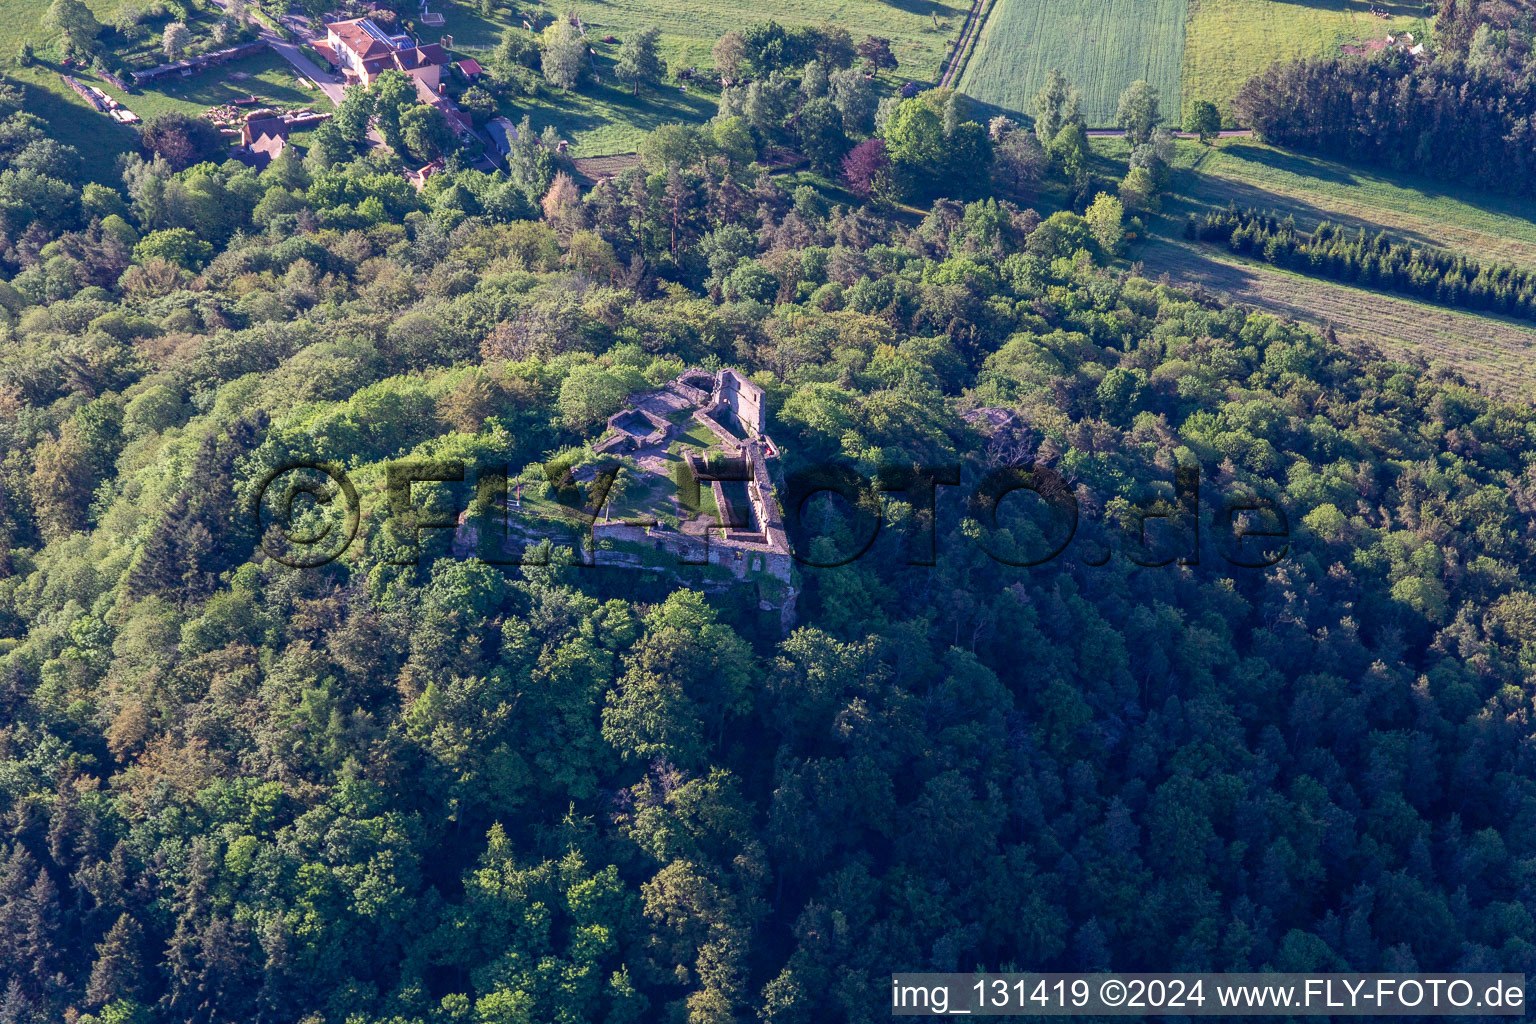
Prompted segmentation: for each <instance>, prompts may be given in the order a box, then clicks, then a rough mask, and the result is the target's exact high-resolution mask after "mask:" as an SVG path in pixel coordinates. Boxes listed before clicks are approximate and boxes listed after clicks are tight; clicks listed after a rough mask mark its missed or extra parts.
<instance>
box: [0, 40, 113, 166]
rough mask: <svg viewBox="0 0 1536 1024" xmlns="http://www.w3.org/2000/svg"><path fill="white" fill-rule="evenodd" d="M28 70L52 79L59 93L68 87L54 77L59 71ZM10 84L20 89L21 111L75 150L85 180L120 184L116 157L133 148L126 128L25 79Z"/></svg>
mask: <svg viewBox="0 0 1536 1024" xmlns="http://www.w3.org/2000/svg"><path fill="white" fill-rule="evenodd" d="M32 70H33V71H35V72H37V74H38V75H39V76H41V75H49V76H54V80H55V81H58V82H59V88H60V89H61V90H62V89H67V88H69V87H68V86H66V85H65V84H64V83H63V82H62V81H59V80H58V78H57V75H58V74H59V70H60V69H57V68H55V67H52V66H50V65H45V64H41V63H39V64H38V65H36V66H34V67H33V68H32ZM75 77H77V78H79V79H80V80H81V81H85V82H90V83H92V84H94V82H95V80H94V78H91V77H90V76H88V75H81V74H79V73H78V71H76V74H75ZM12 81H14V82H15V83H16V84H17V85H19V86H20V87H21V90H22V100H21V109H22V110H25V111H26V112H27V113H29V114H36V115H37V116H38V117H40V118H42V119H43V121H44V122H46V123H47V125H48V134H49V135H50V136H52V137H53V138H55V139H57V140H58V141H59V142H61V143H64V144H65V145H67V146H74V147H75V149H77V150H79V152H80V159H81V167H82V171H83V173H84V175H85V177H86V178H87V179H89V180H91V181H97V182H101V183H103V184H108V185H112V186H113V187H117V186H118V185H120V184H122V181H121V178H120V177H119V175H118V171H117V158H118V157H119V156H120V155H122V154H124V153H128V152H132V151H133V149H134V148H135V146H134V142H135V136H134V134H133V132H132V131H131V130H130V129H128V128H124V127H123V126H122V125H120V124H118V123H117V122H115V121H113V120H112V119H110V118H109V117H107V116H106V115H105V114H100V113H97V112H96V111H94V110H91V109H90V108H88V107H86V106H85V105H84V103H75V102H72V101H71V100H69V99H67V98H65V97H64V96H63V95H61V94H60V93H58V92H54V91H53V90H52V89H49V88H47V87H45V86H42V85H39V84H38V83H37V82H36V81H28V80H27V79H26V78H13V79H12Z"/></svg>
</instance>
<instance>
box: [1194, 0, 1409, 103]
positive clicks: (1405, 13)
mask: <svg viewBox="0 0 1536 1024" xmlns="http://www.w3.org/2000/svg"><path fill="white" fill-rule="evenodd" d="M1372 7H1375V8H1377V9H1378V10H1385V11H1387V12H1389V13H1390V14H1391V15H1392V17H1391V18H1378V17H1376V16H1375V15H1373V14H1371V13H1370V9H1371V8H1372ZM1423 12H1424V5H1423V4H1422V3H1417V2H1414V0H1189V22H1188V28H1187V31H1186V33H1185V40H1184V89H1183V93H1184V103H1186V104H1188V103H1191V102H1193V101H1194V100H1200V99H1204V100H1211V101H1212V102H1214V103H1215V104H1216V105H1217V106H1218V107H1220V108H1221V109H1222V111H1223V113H1225V112H1226V110H1227V108H1228V106H1229V104H1230V102H1231V100H1232V97H1233V96H1235V95H1237V90H1238V89H1239V88H1240V87H1241V86H1242V84H1243V83H1244V82H1245V81H1247V80H1248V79H1249V78H1251V77H1252V76H1254V75H1256V74H1258V73H1259V72H1260V71H1263V70H1264V69H1265V68H1266V67H1268V66H1269V65H1270V64H1272V63H1274V62H1275V61H1281V60H1295V59H1297V58H1300V57H1323V56H1329V55H1332V54H1337V53H1339V52H1340V51H1339V47H1340V46H1341V45H1342V44H1344V43H1359V42H1364V41H1366V40H1369V39H1383V38H1385V37H1386V35H1387V33H1389V32H1391V33H1398V32H1402V31H1404V30H1406V29H1413V28H1414V26H1415V24H1417V23H1420V21H1421V18H1422V15H1423ZM1422 31H1423V29H1422V27H1420V28H1419V29H1416V30H1415V35H1416V36H1417V35H1419V34H1420V33H1421V32H1422ZM1165 95H1166V94H1165ZM1168 109H1169V111H1170V113H1171V112H1172V111H1175V110H1179V109H1180V108H1179V107H1177V106H1170V107H1168Z"/></svg>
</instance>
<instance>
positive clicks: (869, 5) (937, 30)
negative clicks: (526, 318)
mask: <svg viewBox="0 0 1536 1024" xmlns="http://www.w3.org/2000/svg"><path fill="white" fill-rule="evenodd" d="M0 2H3V0H0ZM570 8H571V9H572V10H574V11H575V12H576V13H577V14H578V15H580V17H581V20H582V23H583V24H584V25H586V27H587V37H588V39H589V41H591V42H592V43H593V44H594V45H597V43H598V40H601V39H602V37H603V36H605V35H613V36H616V37H618V38H619V39H621V40H622V39H623V38H624V36H625V33H627V32H631V31H633V30H635V29H640V28H646V27H648V26H651V25H654V26H656V27H657V28H659V29H661V52H662V56H663V57H665V58H666V60H667V64H668V66H669V67H676V68H682V67H698V68H708V67H709V66H710V59H709V51H710V49H711V48H712V47H713V46H714V45H715V40H717V39H719V38H720V36H722V35H724V34H725V33H726V32H728V31H730V30H731V29H741V28H745V27H746V26H747V25H750V24H752V23H753V22H757V21H768V20H770V19H771V20H774V21H777V22H779V23H780V24H783V25H799V24H805V25H812V24H818V23H820V22H824V21H830V22H832V23H834V24H838V25H841V26H843V27H844V28H846V29H847V30H848V31H849V33H851V34H852V35H853V37H854V39H855V40H859V39H863V38H864V37H865V36H867V35H876V36H884V37H886V38H889V39H890V40H891V52H893V53H894V54H895V55H896V59H897V61H899V62H900V67H899V68H898V69H897V73H898V74H900V75H902V76H904V77H905V78H910V79H913V80H915V81H919V82H927V81H932V80H934V79H936V78H937V77H938V73H939V66H940V64H941V63H942V62H943V61H944V58H945V57H946V56H947V55H948V52H949V47H950V45H951V44H952V43H953V42H954V41H955V39H956V37H958V36H959V34H960V29H961V26H962V25H963V24H964V23H965V15H966V12H967V11H969V10H970V5H969V4H968V3H966V2H965V0H895V2H891V3H885V2H881V0H724V2H718V3H698V2H696V0H579V2H577V3H574V4H572V5H570ZM432 10H433V11H440V12H442V14H443V16H444V24H443V27H442V28H440V29H436V28H434V29H427V28H422V29H421V30H420V31H421V32H422V34H423V35H429V36H430V35H435V34H436V33H446V34H449V35H452V36H453V45H454V48H455V49H459V50H466V51H474V50H488V49H491V48H493V47H495V45H496V44H497V42H498V41H499V40H500V39H501V33H502V32H503V31H505V30H506V29H507V28H510V27H513V26H517V27H521V26H522V24H523V21H522V18H521V17H520V16H518V17H514V16H513V15H512V13H511V12H510V11H508V10H506V9H504V8H498V9H497V10H495V11H494V12H493V13H492V14H491V16H490V17H485V16H484V15H482V14H480V12H479V10H478V8H477V7H475V6H472V5H470V4H466V3H461V2H455V0H448V2H442V3H433V5H432ZM533 10H537V11H539V12H540V13H541V14H542V15H543V16H544V17H543V20H542V22H541V23H540V24H541V25H547V24H548V23H549V14H550V12H551V11H553V10H554V8H552V7H548V6H546V7H543V8H533ZM560 10H562V11H563V10H565V8H563V7H562V8H560Z"/></svg>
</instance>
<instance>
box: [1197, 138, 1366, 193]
mask: <svg viewBox="0 0 1536 1024" xmlns="http://www.w3.org/2000/svg"><path fill="white" fill-rule="evenodd" d="M1221 152H1222V153H1224V154H1226V155H1227V156H1230V157H1233V158H1234V159H1237V160H1248V161H1251V162H1252V163H1256V164H1263V165H1264V166H1265V167H1269V168H1271V169H1273V170H1277V171H1288V172H1290V173H1291V174H1295V175H1298V176H1299V177H1303V178H1317V179H1319V180H1321V181H1331V182H1333V183H1334V184H1336V185H1358V184H1360V180H1359V179H1358V178H1356V177H1355V176H1354V175H1353V174H1351V173H1350V172H1349V171H1347V170H1345V169H1344V168H1343V167H1342V166H1340V165H1339V164H1335V163H1331V162H1329V161H1327V160H1320V159H1316V158H1314V157H1309V156H1303V155H1302V154H1300V153H1292V152H1287V151H1285V150H1279V149H1275V148H1273V147H1270V146H1259V145H1254V144H1253V143H1248V142H1235V143H1230V144H1228V145H1225V146H1222V147H1221Z"/></svg>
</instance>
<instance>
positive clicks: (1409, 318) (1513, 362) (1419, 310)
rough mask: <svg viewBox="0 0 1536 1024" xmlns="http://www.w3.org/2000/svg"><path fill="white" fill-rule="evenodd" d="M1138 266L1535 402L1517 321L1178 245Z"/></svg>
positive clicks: (1149, 248) (1154, 247)
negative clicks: (1442, 367)
mask: <svg viewBox="0 0 1536 1024" xmlns="http://www.w3.org/2000/svg"><path fill="white" fill-rule="evenodd" d="M1139 259H1140V260H1141V263H1142V270H1143V273H1144V274H1145V275H1146V276H1147V277H1150V278H1157V277H1158V276H1160V275H1162V274H1167V275H1168V276H1169V277H1170V278H1171V279H1173V280H1174V281H1175V282H1178V283H1182V284H1199V285H1201V286H1203V287H1204V288H1206V289H1207V290H1209V291H1211V292H1213V293H1215V294H1218V295H1222V296H1225V297H1227V298H1229V299H1230V300H1232V301H1234V302H1247V303H1252V304H1254V305H1257V306H1260V307H1262V308H1263V309H1264V310H1265V311H1266V312H1271V313H1275V314H1277V315H1279V316H1283V317H1290V318H1292V319H1295V320H1297V321H1300V322H1303V323H1307V324H1311V325H1313V326H1316V327H1319V328H1324V327H1329V326H1331V327H1333V329H1334V333H1335V335H1336V336H1337V337H1338V339H1339V341H1340V342H1342V343H1343V344H1345V345H1349V346H1355V347H1363V348H1375V349H1377V350H1378V351H1381V352H1384V353H1386V354H1387V355H1389V356H1392V357H1394V358H1413V357H1415V356H1422V357H1423V358H1424V359H1425V360H1426V361H1428V362H1429V363H1431V364H1436V363H1440V364H1444V365H1446V366H1450V367H1453V368H1455V369H1456V370H1458V371H1460V372H1461V373H1462V374H1464V375H1465V376H1466V377H1467V379H1468V380H1469V381H1473V382H1475V383H1477V384H1479V385H1481V386H1482V387H1484V388H1486V389H1487V390H1489V391H1490V392H1492V393H1495V394H1498V395H1500V396H1502V397H1504V398H1508V399H1522V400H1527V401H1528V400H1530V399H1531V398H1532V397H1533V396H1536V361H1533V357H1536V330H1533V329H1532V328H1530V327H1528V326H1525V325H1523V324H1519V323H1517V322H1516V321H1513V320H1506V319H1504V318H1502V317H1494V316H1489V315H1487V314H1478V313H1465V312H1460V311H1456V310H1450V309H1447V308H1445V307H1442V306H1434V305H1428V304H1426V303H1422V302H1415V301H1413V300H1411V299H1403V298H1398V297H1395V296H1390V295H1385V294H1382V293H1379V292H1371V291H1363V290H1361V289H1358V288H1351V287H1349V286H1347V285H1341V284H1336V283H1333V282H1331V281H1322V280H1318V279H1317V278H1312V277H1304V276H1302V275H1300V274H1293V273H1291V272H1290V271H1286V270H1281V269H1278V268H1275V267H1270V266H1267V265H1264V264H1259V263H1254V262H1251V261H1248V260H1244V259H1242V258H1241V257H1237V256H1232V255H1231V254H1229V253H1226V252H1220V251H1218V250H1215V249H1211V248H1209V247H1206V246H1199V245H1196V244H1195V243H1190V242H1184V241H1182V240H1180V241H1174V240H1171V239H1166V238H1159V239H1153V240H1152V241H1151V242H1149V243H1148V244H1147V245H1146V246H1145V247H1144V248H1143V250H1142V252H1141V253H1140V254H1139Z"/></svg>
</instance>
